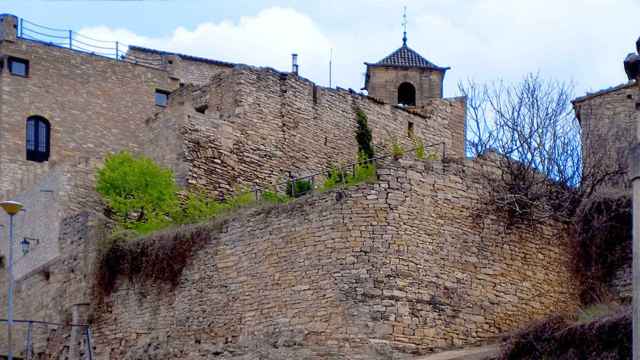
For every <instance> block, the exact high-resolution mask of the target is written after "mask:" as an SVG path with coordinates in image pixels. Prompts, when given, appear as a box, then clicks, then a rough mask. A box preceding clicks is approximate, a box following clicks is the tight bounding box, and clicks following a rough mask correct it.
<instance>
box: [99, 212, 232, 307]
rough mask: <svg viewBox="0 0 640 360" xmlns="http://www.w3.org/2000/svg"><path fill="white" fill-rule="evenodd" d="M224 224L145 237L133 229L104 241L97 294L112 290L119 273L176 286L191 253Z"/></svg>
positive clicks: (166, 231)
mask: <svg viewBox="0 0 640 360" xmlns="http://www.w3.org/2000/svg"><path fill="white" fill-rule="evenodd" d="M221 228H222V222H220V221H219V222H213V223H206V224H199V225H190V226H184V227H180V228H176V229H171V230H164V231H161V232H158V233H155V234H153V235H150V236H147V237H145V238H135V236H136V235H135V233H131V232H119V233H115V234H114V235H113V236H111V237H110V238H108V239H106V240H105V241H104V242H103V243H102V244H101V245H100V253H99V257H98V263H97V267H98V268H97V271H96V285H97V289H96V290H98V293H97V295H99V296H100V297H101V298H102V297H104V296H106V295H108V294H110V293H111V292H112V291H113V290H114V289H115V286H116V281H117V279H118V277H119V276H127V277H128V278H129V280H136V279H142V280H152V281H161V282H165V283H168V284H170V285H171V286H176V285H177V284H178V280H179V279H180V275H181V274H182V270H183V269H184V268H185V266H186V264H187V262H188V260H189V259H190V258H191V256H192V255H193V254H194V253H195V252H197V251H198V250H199V249H201V248H203V247H204V245H205V244H206V243H207V242H209V241H210V239H211V237H212V233H216V232H219V231H220V230H221Z"/></svg>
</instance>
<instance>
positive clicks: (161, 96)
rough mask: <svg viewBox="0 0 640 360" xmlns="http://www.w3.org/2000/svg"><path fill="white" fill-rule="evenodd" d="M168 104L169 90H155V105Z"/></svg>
mask: <svg viewBox="0 0 640 360" xmlns="http://www.w3.org/2000/svg"><path fill="white" fill-rule="evenodd" d="M168 104H169V92H168V91H165V90H156V105H158V106H167V105H168Z"/></svg>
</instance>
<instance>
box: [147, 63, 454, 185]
mask: <svg viewBox="0 0 640 360" xmlns="http://www.w3.org/2000/svg"><path fill="white" fill-rule="evenodd" d="M429 101H430V103H429V106H427V107H425V108H424V109H422V112H417V111H409V110H406V109H403V108H399V107H396V106H392V105H387V104H381V103H379V102H377V101H375V100H373V99H371V98H367V97H365V96H362V95H358V94H355V93H353V92H349V91H346V90H340V89H339V90H334V89H328V88H323V87H320V86H317V85H315V84H314V83H312V82H310V81H308V80H306V79H304V78H300V77H298V76H295V75H292V74H284V73H279V72H277V71H274V70H272V69H266V68H253V67H248V66H238V67H236V68H234V69H233V70H232V71H231V72H230V73H224V74H219V75H217V76H214V77H213V78H212V80H211V82H210V83H209V84H207V85H205V86H200V87H198V86H185V87H183V88H181V89H180V90H179V91H177V92H175V93H174V94H172V98H171V103H170V104H169V106H168V107H167V109H166V111H164V112H162V113H159V114H157V115H156V116H155V117H153V118H152V119H150V120H149V121H148V126H149V130H148V131H147V134H149V136H150V139H149V140H148V141H147V142H146V144H147V145H146V147H145V153H146V154H147V155H149V156H151V157H152V158H153V159H154V160H156V161H158V162H160V163H162V164H164V165H166V166H169V167H171V168H172V169H173V170H174V172H175V173H176V176H177V178H178V179H179V181H180V183H181V184H183V185H189V186H194V187H199V188H203V189H207V190H209V191H213V192H218V191H220V192H223V193H228V192H230V191H233V190H234V188H235V187H236V186H239V185H244V186H251V185H252V184H257V185H258V186H260V187H263V188H264V187H268V186H269V185H270V184H274V183H276V182H278V181H280V182H282V181H284V180H285V179H286V178H287V177H288V175H289V174H291V175H293V176H298V177H299V176H305V175H309V174H310V173H312V172H314V171H321V170H323V169H327V168H329V167H330V166H331V165H339V164H344V163H347V162H353V161H355V159H356V155H357V143H356V141H355V131H356V111H357V109H361V110H362V111H363V112H364V113H365V114H366V115H367V117H368V122H369V127H370V128H371V129H372V131H373V139H374V143H376V144H377V145H378V147H379V149H380V153H381V154H382V153H388V152H389V148H390V144H391V141H392V139H393V138H396V139H397V141H398V142H400V143H401V144H403V146H404V148H405V149H410V148H412V147H414V146H415V145H414V144H413V142H412V140H411V138H410V137H409V135H410V130H409V129H410V128H411V129H412V130H411V131H412V132H411V133H412V134H413V135H414V136H415V137H417V138H419V139H421V140H422V141H423V142H424V143H425V144H426V145H430V144H437V145H435V146H433V147H430V148H428V149H427V150H428V151H429V152H432V153H434V154H435V155H436V156H437V157H439V158H441V157H442V155H443V152H444V155H446V156H447V157H462V156H464V116H465V110H464V109H465V100H464V99H431V100H429ZM442 143H444V144H442Z"/></svg>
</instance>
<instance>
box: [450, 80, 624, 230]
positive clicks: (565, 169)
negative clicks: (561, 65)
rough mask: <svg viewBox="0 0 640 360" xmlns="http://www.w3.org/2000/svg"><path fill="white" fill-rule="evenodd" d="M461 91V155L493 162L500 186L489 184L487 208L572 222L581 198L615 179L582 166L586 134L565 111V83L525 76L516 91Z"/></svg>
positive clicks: (501, 87)
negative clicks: (464, 144) (490, 205)
mask: <svg viewBox="0 0 640 360" xmlns="http://www.w3.org/2000/svg"><path fill="white" fill-rule="evenodd" d="M459 89H460V92H461V93H462V94H463V95H464V96H466V97H467V138H468V140H467V152H468V154H469V155H471V156H481V157H484V158H485V159H491V161H493V162H495V165H496V167H497V168H498V169H499V170H500V171H499V173H500V176H499V178H500V180H501V181H495V180H496V179H491V180H489V181H488V186H489V187H490V188H491V190H492V192H491V193H492V194H493V201H494V202H495V204H496V205H498V206H500V207H502V208H505V209H507V210H509V212H510V214H512V215H514V218H518V219H523V218H526V219H529V220H540V219H544V218H548V217H551V216H554V217H559V218H563V219H570V218H571V217H572V216H573V215H574V214H575V210H576V209H577V207H578V205H579V204H580V202H581V200H582V199H583V198H584V197H585V196H588V195H589V194H591V193H592V192H593V191H594V189H595V187H597V186H598V185H599V184H600V183H602V182H603V181H605V179H606V178H607V177H609V176H612V175H614V174H617V173H619V172H620V168H619V167H616V168H614V169H610V168H607V169H604V168H602V167H599V166H598V163H597V161H595V162H594V161H591V166H590V167H588V168H587V167H584V166H583V163H582V146H581V144H582V141H581V138H583V137H585V135H586V134H583V133H582V132H581V127H580V124H579V123H578V121H577V119H576V118H575V115H574V112H573V109H572V107H571V99H572V98H573V86H572V85H571V84H567V83H564V82H558V81H553V80H546V79H543V78H542V77H541V76H540V75H539V74H528V75H526V76H525V77H524V78H523V79H522V80H521V81H520V82H518V83H515V84H506V83H504V82H502V81H500V82H492V83H488V84H484V85H480V84H477V83H475V82H473V81H468V82H466V83H460V84H459ZM490 153H495V155H494V156H487V154H490Z"/></svg>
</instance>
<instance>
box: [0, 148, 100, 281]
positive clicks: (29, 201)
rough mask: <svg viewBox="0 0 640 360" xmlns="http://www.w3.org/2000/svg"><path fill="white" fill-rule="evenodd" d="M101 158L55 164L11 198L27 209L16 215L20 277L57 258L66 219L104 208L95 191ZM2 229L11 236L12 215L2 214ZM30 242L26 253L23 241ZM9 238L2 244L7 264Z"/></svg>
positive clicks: (16, 270)
mask: <svg viewBox="0 0 640 360" xmlns="http://www.w3.org/2000/svg"><path fill="white" fill-rule="evenodd" d="M98 165H99V163H98V161H96V160H90V159H88V158H84V159H78V160H77V161H75V162H72V163H69V164H64V165H60V166H57V167H55V168H54V169H52V170H51V171H49V172H48V173H47V174H44V175H43V176H41V177H40V179H38V181H36V182H34V184H33V185H32V186H31V187H30V189H29V190H27V191H24V192H21V193H19V194H17V195H16V196H15V197H13V198H12V200H15V201H18V202H20V203H22V204H23V205H24V211H22V212H20V213H19V214H17V215H16V216H15V217H14V243H13V253H14V274H15V277H16V279H21V278H23V277H25V276H27V275H28V274H30V273H32V272H33V271H36V270H37V269H40V268H42V267H43V266H45V265H46V264H48V263H49V262H51V261H53V260H54V259H56V258H58V257H59V256H60V255H61V254H62V253H61V250H60V247H61V245H60V244H59V232H60V226H61V223H62V221H63V219H64V218H66V217H68V216H70V215H72V214H76V213H79V212H81V211H87V210H92V211H96V212H101V211H102V203H101V202H100V200H99V198H98V195H97V194H96V193H95V190H94V189H95V176H96V168H97V166H98ZM0 225H1V226H2V227H0V232H1V233H2V238H3V239H8V237H9V216H8V215H7V214H6V213H4V212H1V213H0ZM23 239H26V240H27V241H29V243H30V246H29V252H28V253H26V254H24V253H23V252H22V248H21V245H20V242H21V241H22V240H23ZM8 245H9V244H8V241H3V242H1V243H0V253H1V254H2V256H3V258H4V264H7V262H8V254H9V248H8Z"/></svg>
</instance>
